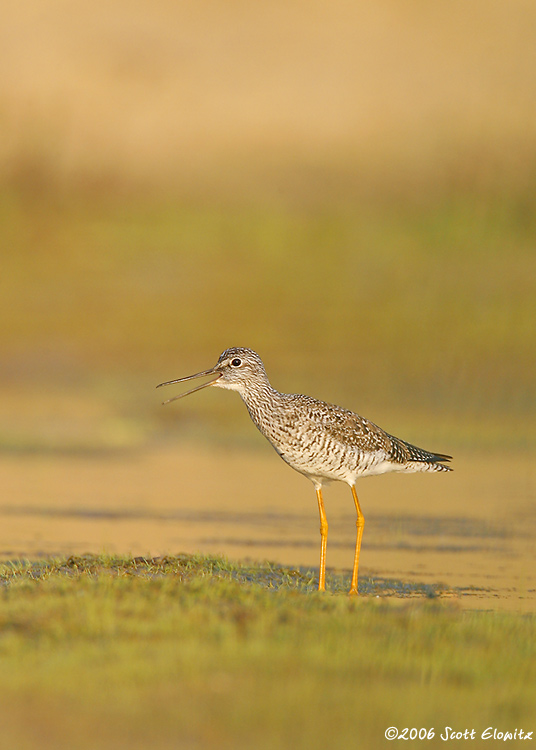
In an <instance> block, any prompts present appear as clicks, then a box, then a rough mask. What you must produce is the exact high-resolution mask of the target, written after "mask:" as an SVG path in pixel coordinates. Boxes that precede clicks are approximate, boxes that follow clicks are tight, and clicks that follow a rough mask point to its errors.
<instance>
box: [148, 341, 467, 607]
mask: <svg viewBox="0 0 536 750" xmlns="http://www.w3.org/2000/svg"><path fill="white" fill-rule="evenodd" d="M205 376H206V377H209V378H210V379H209V380H208V381H207V382H206V383H203V384H202V385H198V386H197V387H196V388H192V389H191V390H189V391H186V393H181V394H180V395H178V396H174V397H173V398H170V399H168V400H167V401H164V402H163V403H164V404H169V403H171V401H176V400H177V399H179V398H183V397H184V396H188V395H189V394H190V393H195V392H196V391H200V390H201V389H202V388H207V387H209V386H214V387H216V388H227V389H229V390H232V391H238V393H239V394H240V396H241V397H242V400H243V401H244V403H245V405H246V407H247V410H248V412H249V415H250V417H251V419H252V420H253V422H254V424H255V425H256V426H257V428H258V429H259V430H260V431H261V432H262V434H263V435H264V436H265V437H266V438H267V440H268V441H269V442H270V443H271V444H272V446H273V447H274V448H275V450H276V451H277V453H278V454H279V455H280V456H281V458H282V459H283V461H285V462H286V463H287V464H288V465H289V466H291V467H292V468H293V469H295V470H296V471H298V472H300V474H303V475H304V476H306V477H307V478H308V479H310V480H311V481H312V483H313V484H314V487H315V490H316V497H317V500H318V510H319V513H320V572H319V577H318V590H319V591H325V588H326V547H327V538H328V522H327V519H326V511H325V509H324V500H323V497H322V485H323V483H324V482H326V481H332V480H339V481H341V482H346V483H347V484H348V485H349V486H350V489H351V491H352V496H353V498H354V503H355V508H356V512H357V522H356V525H357V539H356V546H355V555H354V567H353V572H352V582H351V586H350V592H349V593H350V594H357V580H358V569H359V553H360V550H361V539H362V537H363V528H364V526H365V518H364V516H363V513H362V511H361V506H360V504H359V500H358V498H357V494H356V490H355V483H356V480H357V479H358V478H359V477H365V476H369V475H371V474H386V473H388V472H391V471H399V472H415V471H452V469H450V468H449V467H448V466H445V464H444V462H445V461H449V460H450V459H451V458H452V457H451V456H447V455H445V454H444V453H431V452H429V451H425V450H423V449H422V448H417V447H416V446H415V445H411V444H410V443H407V442H406V441H405V440H400V438H396V437H394V436H393V435H389V433H387V432H385V431H384V430H382V429H381V428H380V427H378V426H377V425H375V424H374V423H373V422H370V421H369V420H368V419H365V418H364V417H360V416H359V415H358V414H354V412H351V411H348V410H347V409H342V408H341V407H340V406H335V405H334V404H328V403H326V402H325V401H319V400H318V399H315V398H310V397H309V396H301V395H299V394H296V393H280V392H279V391H277V390H276V389H275V388H273V387H272V385H271V384H270V381H269V380H268V376H267V374H266V370H265V369H264V364H263V362H262V360H261V358H260V357H259V355H258V354H257V353H256V352H254V351H252V350H251V349H247V348H245V347H233V348H231V349H226V350H225V351H224V352H222V354H221V355H220V357H219V359H218V362H217V363H216V365H215V366H214V367H211V368H210V369H209V370H204V371H203V372H198V373H196V374H195V375H187V376H186V377H185V378H178V379H177V380H169V381H168V382H166V383H160V384H159V385H158V386H157V388H160V387H161V386H164V385H173V384H175V383H183V382H184V381H186V380H194V379H196V378H201V377H205Z"/></svg>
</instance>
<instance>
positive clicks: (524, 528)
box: [0, 444, 536, 611]
mask: <svg viewBox="0 0 536 750" xmlns="http://www.w3.org/2000/svg"><path fill="white" fill-rule="evenodd" d="M516 461H517V464H516ZM0 470H1V472H2V476H3V483H4V487H5V491H4V495H3V499H2V501H1V502H0V559H2V560H21V559H27V560H39V559H40V558H43V557H51V556H57V557H65V556H67V557H68V556H72V555H84V554H98V553H103V552H105V553H108V554H117V555H125V554H129V555H133V556H134V557H144V558H154V559H161V558H164V557H165V556H166V555H168V556H169V555H177V554H181V553H184V554H193V553H202V554H213V555H224V556H226V557H228V558H231V559H236V560H238V561H245V560H251V561H271V562H272V563H273V564H274V565H282V566H291V567H292V568H294V569H295V570H296V575H298V576H303V581H302V582H303V585H304V586H310V587H311V588H312V590H314V579H315V577H316V573H317V566H318V554H319V533H318V517H317V509H316V502H315V497H314V492H313V489H312V486H311V485H310V483H309V482H308V481H306V480H305V479H304V478H302V477H300V476H299V475H295V474H294V472H291V471H289V470H288V468H287V467H286V466H284V464H283V463H282V462H280V461H278V460H277V459H276V458H275V457H274V456H273V455H272V454H271V452H269V451H267V452H266V453H264V452H262V451H258V452H257V451H254V450H245V451H236V450H225V449H214V448H207V447H204V446H194V447H192V446H187V445H184V444H177V445H167V446H165V447H164V448H159V449H152V450H145V451H142V452H138V453H136V454H135V455H134V454H116V455H114V454H110V455H105V456H100V455H93V456H88V455H74V456H73V455H71V456H67V455H53V454H48V455H47V454H42V455H41V454H29V455H19V454H12V455H5V456H3V457H2V459H1V460H0ZM455 470H456V471H455V472H454V473H453V474H452V475H448V476H446V477H435V476H430V477H428V476H394V475H391V476H385V477H378V478H371V479H365V480H363V481H362V482H361V483H360V484H358V487H357V490H358V494H359V497H360V501H361V505H362V507H363V511H364V513H365V519H366V525H365V534H364V537H363V546H362V554H361V578H360V592H361V593H363V594H364V595H371V596H385V597H392V598H408V597H415V596H418V597H432V598H433V597H449V598H455V599H458V600H459V602H460V603H461V605H462V606H464V607H471V608H480V609H511V610H519V611H536V572H535V571H536V551H535V545H534V543H533V540H534V536H535V534H536V507H535V503H534V476H533V475H532V473H531V468H530V465H529V463H528V462H527V461H526V460H524V459H523V457H515V456H513V457H512V459H511V460H510V461H508V462H505V461H504V460H503V461H501V462H500V463H499V462H498V461H497V459H496V457H494V456H483V457H471V458H470V459H468V458H466V459H465V460H464V459H460V460H459V461H457V462H456V464H455ZM325 500H326V512H327V514H328V522H329V538H328V558H327V563H328V588H329V589H330V590H331V591H332V592H339V591H340V592H342V591H344V590H345V589H346V588H347V586H348V580H347V579H349V575H350V567H351V564H352V560H353V548H354V543H355V538H354V534H355V518H354V513H353V507H352V506H353V503H352V499H351V495H350V493H349V491H348V488H346V487H345V486H343V485H340V484H332V485H328V486H327V488H326V492H325ZM260 569H261V570H262V566H261V568H260ZM300 580H301V579H300ZM272 585H273V586H275V587H277V581H275V580H274V581H272Z"/></svg>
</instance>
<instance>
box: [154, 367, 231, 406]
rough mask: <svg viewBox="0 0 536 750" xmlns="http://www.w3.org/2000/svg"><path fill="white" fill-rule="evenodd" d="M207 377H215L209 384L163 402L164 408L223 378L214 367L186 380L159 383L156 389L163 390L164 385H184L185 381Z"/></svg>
mask: <svg viewBox="0 0 536 750" xmlns="http://www.w3.org/2000/svg"><path fill="white" fill-rule="evenodd" d="M205 375H214V377H213V378H212V380H209V381H208V383H203V385H198V386H197V387H196V388H192V389H191V390H190V391H186V393H180V394H179V395H178V396H173V398H168V400H167V401H163V402H162V406H164V404H169V403H171V401H176V400H177V399H178V398H183V397H184V396H189V395H190V393H195V392H196V391H200V390H201V389H202V388H208V386H209V385H213V384H214V383H215V382H216V380H218V379H219V378H221V376H222V373H221V372H217V370H215V369H214V367H212V368H211V369H210V370H205V371H204V372H198V373H196V374H195V375H188V376H187V377H185V378H177V380H168V381H167V383H159V384H158V385H157V386H156V387H157V388H161V387H162V386H163V385H173V384H174V383H183V382H184V381H185V380H195V378H202V377H204V376H205Z"/></svg>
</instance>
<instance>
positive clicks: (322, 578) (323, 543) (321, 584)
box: [316, 487, 328, 591]
mask: <svg viewBox="0 0 536 750" xmlns="http://www.w3.org/2000/svg"><path fill="white" fill-rule="evenodd" d="M316 497H317V499H318V510H319V513H320V574H319V576H318V590H319V591H325V590H326V548H327V544H328V521H327V518H326V511H325V510H324V501H323V499H322V490H321V489H320V487H317V488H316Z"/></svg>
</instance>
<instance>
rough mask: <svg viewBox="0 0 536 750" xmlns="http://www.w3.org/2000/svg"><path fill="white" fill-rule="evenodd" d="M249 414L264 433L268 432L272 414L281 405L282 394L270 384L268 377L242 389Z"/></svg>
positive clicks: (241, 392) (242, 395)
mask: <svg viewBox="0 0 536 750" xmlns="http://www.w3.org/2000/svg"><path fill="white" fill-rule="evenodd" d="M240 396H241V397H242V400H243V402H244V403H245V405H246V407H247V410H248V412H249V416H250V417H251V419H252V420H253V422H254V423H255V424H256V426H257V427H258V428H259V430H260V431H261V432H262V433H266V424H267V421H268V422H269V420H270V415H271V414H272V413H273V411H274V410H275V409H277V407H278V406H279V404H280V402H281V400H282V394H281V393H279V391H276V389H275V388H273V387H272V386H271V385H270V382H269V381H268V379H266V380H265V381H262V382H259V383H255V384H254V385H253V386H251V387H248V388H244V389H243V390H241V391H240Z"/></svg>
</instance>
